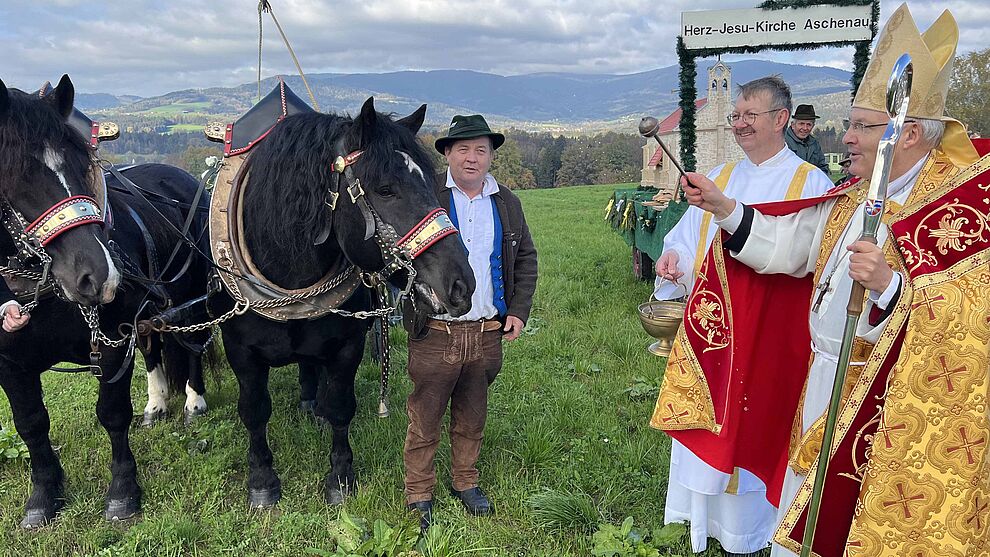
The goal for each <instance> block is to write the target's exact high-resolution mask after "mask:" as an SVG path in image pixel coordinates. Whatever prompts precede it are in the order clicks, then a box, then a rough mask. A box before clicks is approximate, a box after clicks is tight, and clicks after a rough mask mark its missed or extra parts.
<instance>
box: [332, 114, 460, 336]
mask: <svg viewBox="0 0 990 557" xmlns="http://www.w3.org/2000/svg"><path fill="white" fill-rule="evenodd" d="M425 116H426V105H423V106H421V107H420V108H419V109H418V110H416V111H415V112H413V113H412V114H410V115H409V116H406V117H405V118H401V119H399V120H395V121H393V120H392V119H391V118H389V117H388V116H385V115H382V114H379V113H378V112H377V111H376V110H375V105H374V98H369V99H368V100H367V101H366V102H365V103H364V106H363V107H362V108H361V113H360V114H359V115H358V116H357V117H356V118H354V119H353V121H352V123H351V126H350V128H349V129H348V130H347V132H346V133H345V134H344V135H343V137H342V138H341V139H340V140H339V143H340V147H339V148H340V152H341V153H343V154H344V155H345V156H346V155H347V154H353V153H360V155H359V157H360V158H359V159H357V160H355V162H354V163H353V164H351V165H350V166H349V167H348V168H347V169H346V172H340V173H339V174H342V178H344V179H342V180H341V187H340V190H341V191H340V195H341V198H340V200H339V201H338V203H337V207H338V210H340V211H341V216H342V218H341V219H340V220H339V221H338V222H337V225H336V226H335V232H336V234H337V236H338V241H339V242H340V244H341V246H342V248H343V249H344V252H345V253H346V254H347V256H348V258H349V259H351V261H352V262H354V263H355V264H356V265H358V266H359V267H361V268H363V269H365V270H377V269H381V268H382V267H383V266H385V265H386V261H385V259H384V258H383V257H382V249H381V246H380V245H376V238H375V235H374V234H371V235H369V232H370V231H371V226H372V225H373V224H374V225H377V227H378V228H381V227H382V225H384V226H385V227H386V228H387V229H388V231H387V232H389V233H390V234H386V237H388V236H392V238H393V241H394V240H395V239H412V240H413V241H414V242H420V241H424V242H425V243H423V244H419V248H420V249H413V248H409V249H406V248H407V246H406V245H403V246H402V247H403V249H406V251H407V253H409V251H410V250H412V254H413V259H412V266H413V268H414V269H415V271H416V278H415V282H414V283H413V286H414V295H415V296H416V299H417V301H418V302H419V303H421V307H426V308H429V309H430V310H431V311H432V312H434V313H449V314H450V315H453V316H455V317H456V316H460V315H463V314H465V313H467V312H468V311H469V310H470V309H471V294H472V293H473V292H474V287H475V282H474V274H473V272H472V270H471V267H470V265H469V264H468V260H467V252H466V250H465V249H464V246H463V244H462V243H461V242H460V241H459V239H458V238H457V237H456V234H454V232H456V231H455V229H453V226H452V225H449V220H448V219H447V216H446V213H444V212H443V210H442V209H440V203H439V201H438V199H437V194H436V190H435V188H434V180H435V173H434V169H433V164H432V163H431V159H430V156H429V155H428V154H427V153H426V151H425V150H424V148H423V146H422V144H421V143H419V141H418V140H417V139H416V133H417V132H418V131H419V128H420V127H421V126H422V125H423V119H424V118H425ZM358 182H359V183H360V185H361V188H362V189H363V191H364V196H365V198H366V200H367V203H368V204H369V205H370V208H371V209H372V213H373V214H372V217H373V220H372V221H371V222H369V215H368V214H367V211H363V210H361V207H360V203H356V202H352V200H351V194H350V192H349V191H346V189H347V188H353V187H354V184H355V183H358ZM345 185H346V186H347V188H345ZM341 208H343V209H342V210H341ZM376 218H377V219H378V220H380V222H374V219H376ZM445 228H446V230H444V229H445ZM423 230H425V232H423V233H422V234H421V235H420V237H419V238H413V236H414V235H415V234H416V233H417V232H420V231H423ZM378 232H379V233H381V232H382V231H381V230H379V231H378ZM445 232H446V233H445ZM431 233H432V236H433V238H431V237H430V234H431ZM437 237H439V239H438V240H435V241H433V242H432V243H429V241H430V240H431V239H435V238H437ZM400 244H402V242H400ZM424 245H425V246H426V247H423V246H424ZM404 278H405V277H404V273H402V271H401V269H400V272H399V273H397V274H396V275H393V279H392V280H393V281H395V282H396V283H401V282H402V281H403V280H404Z"/></svg>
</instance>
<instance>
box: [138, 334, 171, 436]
mask: <svg viewBox="0 0 990 557" xmlns="http://www.w3.org/2000/svg"><path fill="white" fill-rule="evenodd" d="M144 364H145V366H146V367H147V369H148V404H147V405H146V406H145V407H144V417H143V419H142V420H141V426H142V427H151V426H153V425H155V424H156V423H158V422H160V421H162V420H164V419H165V418H166V417H168V397H169V387H168V378H167V377H166V376H165V370H164V367H163V364H162V341H161V339H160V337H159V336H158V335H154V336H152V337H151V349H150V350H149V351H148V353H147V354H145V356H144Z"/></svg>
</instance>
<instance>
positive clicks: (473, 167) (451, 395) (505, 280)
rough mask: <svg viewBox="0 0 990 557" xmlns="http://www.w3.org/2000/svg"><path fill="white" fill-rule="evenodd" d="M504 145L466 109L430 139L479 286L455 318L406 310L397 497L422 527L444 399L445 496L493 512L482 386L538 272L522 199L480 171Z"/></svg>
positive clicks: (516, 328) (518, 321)
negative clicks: (483, 477)
mask: <svg viewBox="0 0 990 557" xmlns="http://www.w3.org/2000/svg"><path fill="white" fill-rule="evenodd" d="M504 141H505V137H504V136H503V135H502V134H500V133H495V132H492V131H491V129H490V128H489V127H488V123H487V122H485V119H484V118H483V117H482V116H480V115H473V116H454V119H453V120H452V121H451V124H450V129H449V130H448V134H447V136H446V137H441V138H439V139H437V140H436V143H435V144H434V145H435V147H436V149H437V151H439V152H441V153H443V155H444V156H445V157H446V159H447V163H448V169H447V172H446V173H444V174H441V175H440V176H439V177H438V180H437V184H436V188H437V197H438V198H439V200H440V205H441V206H442V207H443V208H444V209H446V210H447V212H448V214H449V215H450V218H451V220H452V221H453V222H454V226H456V227H457V228H458V231H459V232H460V234H459V237H460V239H461V241H462V242H463V244H464V247H465V248H466V250H467V252H468V262H469V263H470V265H471V269H472V270H473V271H474V278H475V282H476V283H477V286H476V288H475V291H474V295H473V296H472V297H471V310H470V311H469V312H468V313H467V314H465V315H463V316H460V317H457V318H453V317H451V316H449V315H433V316H427V315H422V314H415V313H413V312H411V311H409V309H410V308H408V307H407V310H406V311H405V312H404V313H405V325H406V328H407V330H408V331H409V366H408V368H409V377H410V378H411V379H412V382H413V392H412V394H410V395H409V400H408V402H407V409H408V414H409V428H408V430H407V432H406V442H405V446H404V448H403V461H404V462H405V468H406V475H405V495H406V503H407V505H408V506H409V508H410V509H413V510H417V511H419V513H420V517H421V520H420V526H421V527H422V528H424V529H425V528H428V527H429V525H430V521H431V520H432V510H433V488H434V487H435V485H436V472H435V468H434V463H433V460H434V456H435V454H436V450H437V445H438V444H439V443H440V422H441V420H442V419H443V415H444V414H445V413H446V410H447V405H448V402H449V404H450V453H451V461H452V462H451V476H452V478H451V484H452V485H451V488H452V492H453V494H454V495H455V496H456V497H457V498H458V499H460V501H461V502H462V503H463V504H464V507H465V508H466V509H467V511H468V512H470V513H471V514H474V515H487V514H490V513H491V512H492V506H491V502H490V501H489V500H488V497H487V496H486V495H485V493H484V492H483V491H481V489H480V488H479V487H478V476H479V474H478V469H477V468H476V466H475V464H476V463H477V461H478V455H479V454H480V451H481V440H482V437H483V436H484V431H485V420H486V417H487V413H488V386H489V385H491V383H492V382H493V381H494V380H495V376H496V375H498V372H499V370H501V368H502V340H503V339H505V340H507V341H512V340H515V339H516V338H518V337H519V334H520V333H521V332H522V329H523V326H524V325H525V323H526V320H527V319H528V318H529V312H530V308H531V307H532V304H533V293H534V292H535V290H536V274H537V271H536V249H535V248H534V246H533V240H532V238H531V237H530V235H529V228H528V227H527V226H526V218H525V217H524V215H523V211H522V204H521V203H520V202H519V198H517V197H516V196H515V195H514V194H513V193H512V192H510V191H509V190H508V189H507V188H505V187H502V186H500V185H499V184H498V182H496V181H495V178H493V177H492V175H491V174H489V173H488V170H489V168H490V167H491V163H492V158H493V156H494V152H495V150H496V149H498V148H499V146H501V145H502V143H503V142H504Z"/></svg>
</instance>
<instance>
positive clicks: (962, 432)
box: [945, 427, 987, 464]
mask: <svg viewBox="0 0 990 557" xmlns="http://www.w3.org/2000/svg"><path fill="white" fill-rule="evenodd" d="M959 438H960V439H962V442H961V443H960V444H958V445H956V446H955V447H949V448H947V449H946V450H945V452H947V453H949V454H952V453H954V452H956V451H966V462H967V463H969V464H974V463H975V462H976V461H975V460H974V459H973V448H974V447H979V446H980V445H985V444H986V442H987V438H986V437H981V438H979V439H973V440H972V441H970V440H969V438H968V436H967V435H966V428H964V427H960V428H959Z"/></svg>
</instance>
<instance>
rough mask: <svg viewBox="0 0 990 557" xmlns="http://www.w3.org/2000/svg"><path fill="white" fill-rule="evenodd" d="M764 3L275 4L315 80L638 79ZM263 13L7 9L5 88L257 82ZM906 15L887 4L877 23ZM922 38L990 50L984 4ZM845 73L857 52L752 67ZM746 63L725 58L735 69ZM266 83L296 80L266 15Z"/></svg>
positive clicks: (214, 5)
mask: <svg viewBox="0 0 990 557" xmlns="http://www.w3.org/2000/svg"><path fill="white" fill-rule="evenodd" d="M758 3H759V1H758V0H663V1H653V2H651V1H649V0H334V1H331V0H272V5H273V6H274V8H275V15H276V16H277V17H278V19H279V22H280V23H281V24H282V27H283V28H284V29H285V32H286V34H287V35H288V37H289V40H290V41H291V43H292V46H293V48H294V49H295V50H296V54H297V55H298V56H299V58H300V61H301V63H302V65H303V70H304V71H306V72H307V73H318V72H344V73H351V72H388V71H397V70H429V69H471V70H478V71H485V72H493V73H498V74H502V75H512V74H522V73H531V72H544V71H562V72H580V73H633V72H640V71H646V70H651V69H654V68H658V67H663V66H669V65H672V64H676V63H677V57H676V54H675V52H674V44H675V37H676V34H677V32H678V27H679V22H680V12H681V11H683V10H704V9H735V8H750V7H753V6H755V5H756V4H758ZM257 5H258V4H257V2H256V1H254V0H222V1H221V0H213V1H207V0H167V1H163V0H158V1H156V0H3V1H2V3H0V52H2V53H3V54H2V59H3V62H2V64H0V78H2V79H3V80H4V82H5V83H7V84H8V85H10V86H13V87H18V88H22V89H34V88H37V87H38V86H39V85H40V84H41V83H42V82H44V81H45V80H52V81H53V82H54V81H56V80H57V79H58V78H59V76H61V74H63V73H69V75H70V76H71V77H72V78H73V81H74V83H75V84H76V88H77V89H78V90H80V91H84V92H110V93H114V94H136V95H142V96H150V95H155V94H160V93H165V92H168V91H173V90H176V89H185V88H199V87H211V86H230V85H237V84H241V83H247V82H251V81H253V80H254V79H255V78H256V75H257V73H256V72H257V63H258V59H257V56H258V52H257V49H258V11H257ZM898 5H900V2H899V1H897V2H895V1H892V0H883V2H882V4H881V6H882V10H881V20H882V21H886V19H887V17H888V16H889V14H890V13H891V12H892V11H893V10H894V9H895V8H896V7H897V6H898ZM908 5H909V6H910V8H911V12H912V13H913V14H914V17H915V19H916V20H917V22H918V25H919V26H920V27H921V28H922V29H924V28H925V27H927V26H928V25H929V24H930V23H931V22H932V21H933V20H934V19H935V18H936V17H937V16H938V15H939V13H941V10H943V9H946V8H948V9H949V10H951V11H952V12H953V14H954V15H955V17H956V19H957V20H958V21H959V24H960V28H961V40H960V44H959V52H969V51H972V50H977V49H981V48H985V46H986V45H988V44H990V7H988V6H987V0H942V1H939V2H934V1H931V0H910V1H909V2H908ZM771 56H772V57H773V59H774V60H777V61H782V62H793V63H810V64H815V65H828V66H835V67H841V68H846V69H849V68H850V67H851V60H852V53H851V49H837V48H823V49H819V50H815V51H812V52H802V53H801V54H787V53H771V52H768V53H766V54H764V55H762V56H761V55H746V56H745V57H746V58H753V57H759V58H769V57H771ZM739 58H741V57H739V56H737V57H727V58H726V59H727V60H730V61H731V60H733V59H739ZM262 68H263V71H264V73H265V75H274V74H280V73H285V74H287V73H295V70H294V69H293V65H292V61H291V59H290V57H289V55H288V53H287V52H286V50H285V48H284V46H283V45H282V43H281V39H280V38H279V36H278V32H277V30H276V29H275V26H274V24H273V23H272V21H271V19H270V18H269V17H268V16H267V15H266V16H265V48H264V59H263V63H262Z"/></svg>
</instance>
